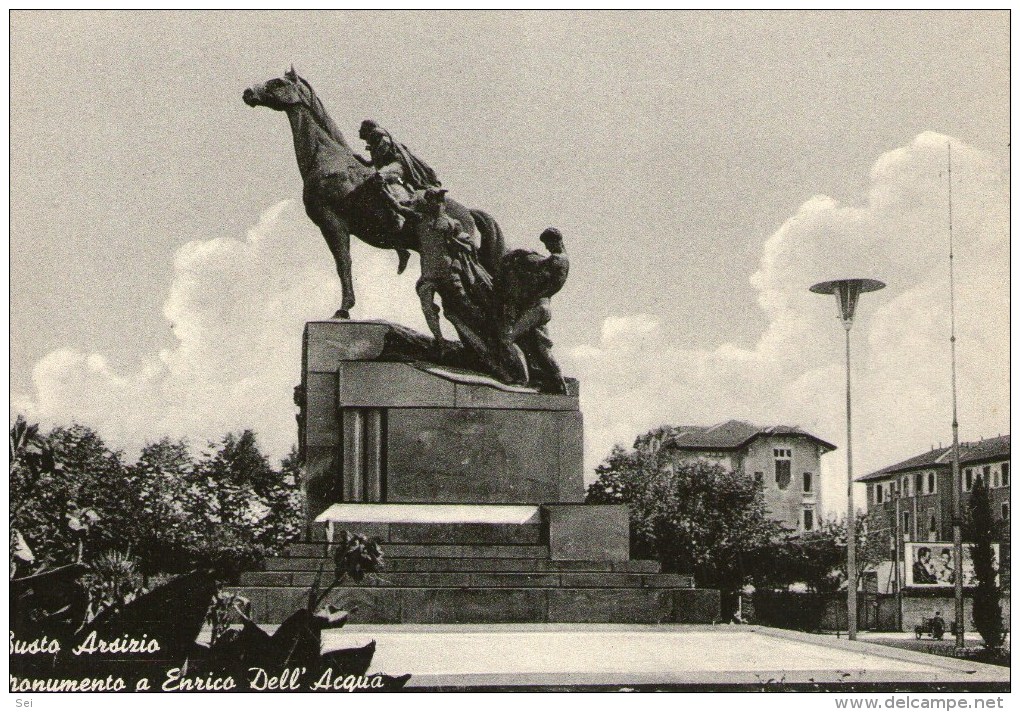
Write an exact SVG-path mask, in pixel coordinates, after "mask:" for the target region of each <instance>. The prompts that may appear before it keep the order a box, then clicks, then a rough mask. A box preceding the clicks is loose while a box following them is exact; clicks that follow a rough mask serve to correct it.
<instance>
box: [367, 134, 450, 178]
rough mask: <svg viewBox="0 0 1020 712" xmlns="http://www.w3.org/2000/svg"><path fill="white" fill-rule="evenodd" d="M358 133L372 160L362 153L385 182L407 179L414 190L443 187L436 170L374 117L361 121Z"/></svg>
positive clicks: (368, 163)
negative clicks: (395, 138)
mask: <svg viewBox="0 0 1020 712" xmlns="http://www.w3.org/2000/svg"><path fill="white" fill-rule="evenodd" d="M358 136H360V137H361V139H362V140H363V141H364V142H365V143H366V144H367V148H368V153H369V155H371V156H372V159H371V160H368V159H366V158H362V157H361V156H358V160H360V161H361V162H362V163H363V164H364V165H366V166H369V167H371V168H375V170H376V172H377V173H378V174H379V176H380V177H381V178H382V180H383V181H384V182H385V183H395V182H400V183H403V184H404V185H405V186H406V187H407V188H408V190H409V191H411V192H412V193H413V192H414V191H416V190H425V189H426V188H439V187H441V186H442V183H440V182H439V178H437V177H436V172H435V171H433V170H432V168H430V167H429V165H428V164H427V163H425V161H423V160H421V159H420V158H418V157H417V156H415V155H414V154H413V153H411V151H410V150H408V148H407V146H405V145H404V144H402V143H397V142H396V141H395V140H394V139H393V135H392V134H391V133H390V132H389V131H387V130H386V129H384V128H383V127H381V126H380V125H379V124H377V123H376V122H375V121H373V120H372V119H365V120H364V121H362V122H361V129H360V131H359V132H358Z"/></svg>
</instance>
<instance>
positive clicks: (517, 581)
mask: <svg viewBox="0 0 1020 712" xmlns="http://www.w3.org/2000/svg"><path fill="white" fill-rule="evenodd" d="M315 576H316V574H315V573H314V572H311V571H255V572H249V573H245V574H242V576H241V580H240V585H242V586H285V587H286V586H310V585H311V584H312V582H313V581H314V580H315ZM326 576H327V577H328V573H327V574H326ZM345 585H346V586H348V587H350V588H354V587H358V588H360V587H364V586H371V587H393V586H397V587H407V588H550V587H553V588H694V580H693V578H692V577H690V576H684V575H680V574H640V573H625V572H572V571H563V572H535V571H533V572H519V571H515V572H499V571H495V572H494V571H445V572H444V571H420V572H396V571H384V572H383V573H381V574H379V575H378V576H376V577H374V578H373V577H370V578H366V579H365V580H364V581H363V582H361V583H353V582H350V583H347V584H345Z"/></svg>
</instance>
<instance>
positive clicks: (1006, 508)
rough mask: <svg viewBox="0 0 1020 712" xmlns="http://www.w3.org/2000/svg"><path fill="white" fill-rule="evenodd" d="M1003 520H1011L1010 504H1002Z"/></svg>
mask: <svg viewBox="0 0 1020 712" xmlns="http://www.w3.org/2000/svg"><path fill="white" fill-rule="evenodd" d="M1002 518H1003V519H1009V502H1003V503H1002Z"/></svg>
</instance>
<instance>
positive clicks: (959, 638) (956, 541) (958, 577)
mask: <svg viewBox="0 0 1020 712" xmlns="http://www.w3.org/2000/svg"><path fill="white" fill-rule="evenodd" d="M947 146H948V149H949V171H948V176H949V358H950V372H951V374H952V378H951V380H952V388H953V597H954V599H955V603H956V647H958V648H962V647H963V646H964V640H963V626H964V620H963V616H964V613H963V534H962V532H961V525H962V524H963V516H962V512H961V511H960V510H961V507H960V499H961V497H962V493H961V492H960V489H961V484H962V483H961V481H960V423H959V421H958V420H957V417H956V285H955V284H954V281H953V277H954V275H953V273H954V267H953V144H952V143H949V144H947Z"/></svg>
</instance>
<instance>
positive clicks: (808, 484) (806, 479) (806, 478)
mask: <svg viewBox="0 0 1020 712" xmlns="http://www.w3.org/2000/svg"><path fill="white" fill-rule="evenodd" d="M812 484H813V483H812V482H811V473H810V472H805V473H804V492H811V491H812V489H811V486H812Z"/></svg>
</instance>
